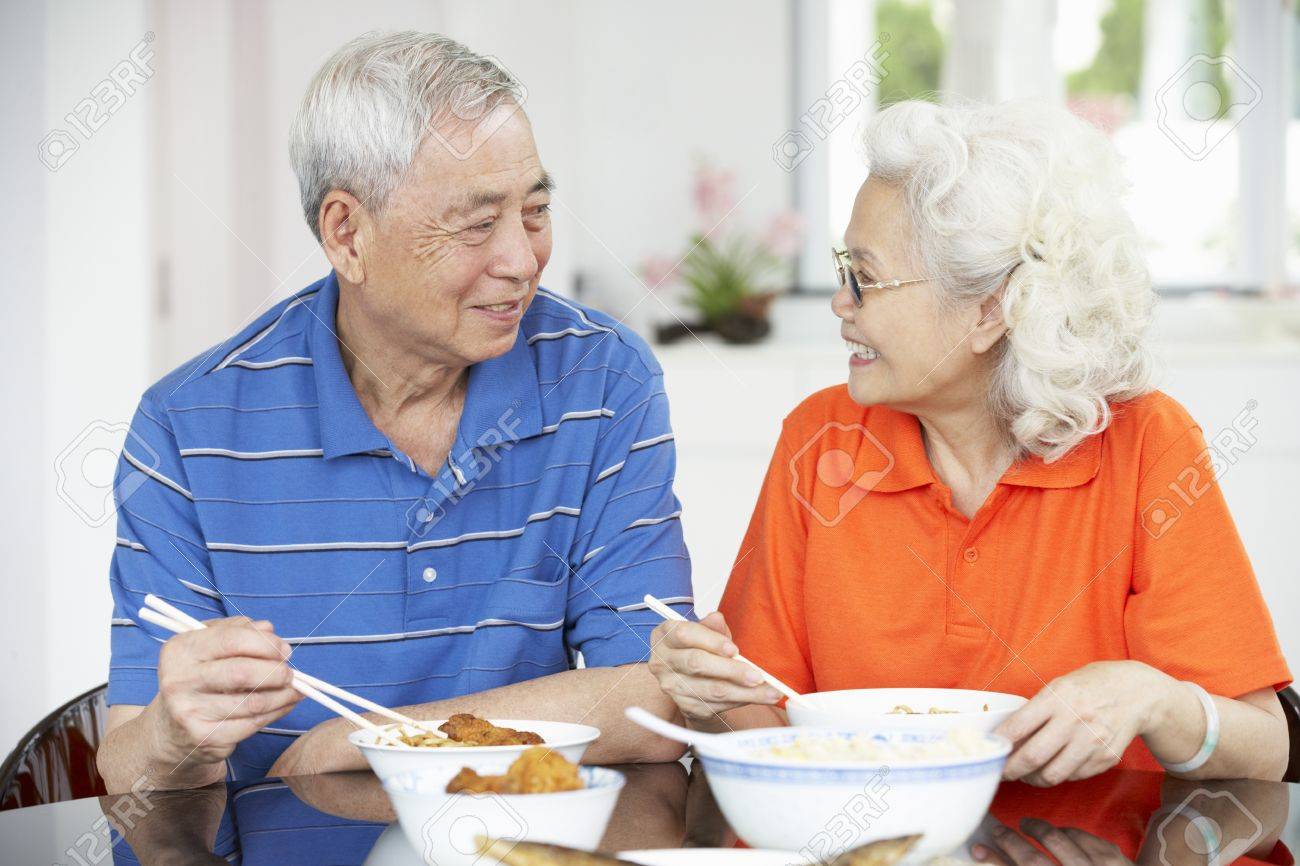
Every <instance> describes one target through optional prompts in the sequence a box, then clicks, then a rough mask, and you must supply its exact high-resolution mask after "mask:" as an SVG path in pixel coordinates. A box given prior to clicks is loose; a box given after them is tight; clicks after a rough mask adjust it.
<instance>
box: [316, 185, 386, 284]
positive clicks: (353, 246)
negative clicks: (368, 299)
mask: <svg viewBox="0 0 1300 866" xmlns="http://www.w3.org/2000/svg"><path fill="white" fill-rule="evenodd" d="M372 227H373V226H372V219H371V214H370V212H369V211H367V210H365V209H364V208H363V207H362V206H361V202H360V201H358V200H357V198H356V196H354V195H352V194H351V193H349V192H344V191H343V190H341V189H335V190H330V192H329V194H328V195H326V196H325V200H324V201H322V202H321V205H320V235H321V246H322V247H323V248H324V250H325V255H326V257H327V258H328V259H329V260H330V264H331V265H333V266H334V270H335V271H337V272H338V275H339V276H340V277H342V278H343V279H345V280H347V281H348V282H350V283H352V284H354V285H360V284H361V283H364V282H365V279H366V252H367V250H366V239H367V238H368V237H369V236H370V230H371V229H372Z"/></svg>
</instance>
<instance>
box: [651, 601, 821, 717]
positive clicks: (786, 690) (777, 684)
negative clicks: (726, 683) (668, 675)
mask: <svg viewBox="0 0 1300 866" xmlns="http://www.w3.org/2000/svg"><path fill="white" fill-rule="evenodd" d="M645 603H646V607H648V608H650V609H651V610H653V611H654V612H655V613H657V614H659V615H660V616H662V617H663V618H664V619H670V620H673V621H675V622H689V620H688V619H686V617H684V616H682V615H681V614H680V613H678V612H677V611H675V610H673V609H672V608H671V607H669V606H668V605H666V604H664V603H663V602H662V601H660V600H659V599H657V598H655V597H654V596H653V595H647V596H646V597H645ZM734 658H735V659H736V661H738V662H744V663H745V664H747V665H749V666H750V667H751V668H753V669H754V670H756V671H758V674H759V676H761V677H762V678H763V681H764V682H766V683H767V684H768V685H769V686H771V687H772V688H774V689H776V690H777V691H778V692H780V693H781V694H783V695H785V696H786V697H787V698H789V699H790V700H792V701H794V702H795V703H797V704H799V705H801V706H804V707H807V708H808V709H810V710H813V709H816V708H817V707H816V704H814V703H813V702H812V701H810V700H808V698H806V697H804V696H803V695H801V694H799V693H798V692H796V691H795V690H794V689H792V688H790V687H789V686H787V685H786V684H785V683H783V682H781V681H780V680H778V679H777V678H776V677H774V676H772V675H771V674H769V673H768V672H767V671H765V670H763V669H762V668H761V667H759V666H758V665H756V664H754V663H753V662H751V661H750V660H749V659H747V658H745V657H744V656H743V655H741V654H740V653H736V655H735V656H734Z"/></svg>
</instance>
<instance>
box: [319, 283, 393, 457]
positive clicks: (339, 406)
mask: <svg viewBox="0 0 1300 866" xmlns="http://www.w3.org/2000/svg"><path fill="white" fill-rule="evenodd" d="M313 306H314V307H315V309H314V310H313V312H314V313H315V315H314V316H313V317H312V318H313V321H312V322H311V326H310V327H311V330H310V335H309V340H310V341H311V342H310V346H311V359H312V370H313V371H314V373H315V376H316V403H317V405H318V406H319V409H318V413H319V416H320V439H321V450H322V451H324V452H325V459H326V460H329V459H331V458H333V457H341V456H343V455H345V454H361V453H364V452H366V451H378V450H381V449H384V448H389V447H391V446H390V443H389V441H388V437H386V436H385V435H384V434H383V433H381V432H380V431H379V428H378V427H376V426H375V425H374V422H373V421H371V420H370V416H369V415H367V414H366V410H365V409H364V408H363V407H362V406H361V401H360V400H359V399H357V391H356V388H354V387H352V380H351V379H350V378H348V371H347V369H346V368H344V366H343V356H342V355H341V354H340V353H339V338H338V335H337V334H336V333H335V332H334V328H335V322H336V321H337V319H336V317H337V315H338V307H339V281H338V276H337V275H336V274H335V273H334V271H332V270H331V271H330V274H329V276H328V277H326V278H325V281H324V283H322V284H321V288H320V292H319V293H318V294H317V295H316V302H315V303H314V304H313Z"/></svg>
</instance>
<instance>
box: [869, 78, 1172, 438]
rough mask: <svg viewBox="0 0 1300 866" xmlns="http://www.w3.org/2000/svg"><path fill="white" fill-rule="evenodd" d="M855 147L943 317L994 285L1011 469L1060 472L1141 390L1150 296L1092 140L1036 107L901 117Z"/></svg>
mask: <svg viewBox="0 0 1300 866" xmlns="http://www.w3.org/2000/svg"><path fill="white" fill-rule="evenodd" d="M863 144H864V147H865V155H866V158H867V161H868V164H869V171H870V174H871V176H872V177H876V178H879V179H881V180H883V181H885V182H887V183H891V184H897V185H898V186H899V187H900V188H901V190H902V192H903V199H904V201H905V207H906V210H907V212H908V214H907V215H908V218H909V219H910V223H911V228H912V231H913V244H914V253H915V254H916V257H917V260H918V262H919V263H920V265H921V267H922V268H924V270H925V274H924V276H928V277H930V278H932V279H934V280H935V282H936V284H937V285H938V286H939V291H940V293H941V295H940V296H941V298H942V299H943V300H944V301H945V302H947V303H949V304H959V303H962V302H975V301H980V300H983V299H984V298H987V297H989V296H990V295H992V294H993V293H995V292H997V291H998V289H999V288H1000V287H1001V286H1002V284H1003V282H1004V280H1005V281H1006V289H1005V291H1004V293H1003V295H1002V301H1001V311H1002V316H1003V319H1004V321H1005V322H1006V324H1007V326H1008V327H1009V328H1010V331H1009V332H1008V333H1007V335H1006V338H1005V340H1004V341H1002V342H1001V343H1000V344H999V346H1000V347H1001V348H1000V349H999V352H1000V354H999V356H998V358H997V361H996V367H995V371H994V375H993V382H992V387H991V393H990V395H989V397H990V407H991V408H992V410H993V413H994V415H995V417H996V418H997V419H998V421H999V423H1001V424H1002V425H1004V430H1005V433H1006V434H1007V436H1008V437H1009V439H1010V441H1011V443H1012V445H1013V446H1014V447H1015V448H1016V450H1017V452H1018V453H1019V454H1020V455H1021V456H1024V455H1025V454H1035V455H1038V456H1041V457H1042V458H1044V459H1045V460H1046V461H1048V462H1051V461H1054V460H1056V459H1058V458H1060V457H1061V456H1063V455H1064V454H1065V453H1066V452H1068V451H1069V450H1070V449H1071V448H1073V447H1074V446H1075V445H1077V444H1078V443H1079V442H1081V441H1083V440H1084V439H1085V438H1086V437H1087V436H1089V435H1092V434H1095V433H1100V432H1101V431H1102V430H1104V429H1105V428H1106V426H1107V425H1108V424H1109V423H1110V420H1111V403H1112V402H1122V401H1124V400H1126V399H1130V398H1132V397H1136V396H1138V395H1140V394H1143V393H1146V392H1147V391H1150V390H1151V388H1152V384H1151V380H1152V376H1153V362H1152V357H1151V353H1150V349H1149V347H1148V345H1147V343H1146V339H1145V336H1146V330H1147V326H1148V324H1149V322H1150V318H1151V310H1152V306H1153V304H1154V300H1155V296H1154V292H1153V291H1152V288H1151V281H1150V277H1149V276H1148V273H1147V269H1146V262H1145V259H1144V256H1143V251H1142V245H1141V241H1140V238H1139V235H1138V233H1137V230H1136V228H1135V227H1134V225H1133V222H1132V220H1131V219H1130V218H1129V216H1128V213H1127V212H1126V211H1125V210H1124V207H1123V205H1122V204H1121V196H1122V194H1123V193H1124V192H1125V190H1126V188H1127V183H1126V182H1125V180H1124V177H1123V174H1122V172H1121V169H1120V162H1119V156H1118V154H1117V153H1116V151H1115V148H1114V147H1113V146H1112V145H1111V143H1110V142H1109V141H1108V140H1107V139H1106V137H1105V136H1104V135H1103V134H1102V133H1101V132H1100V131H1099V130H1097V129H1096V128H1095V127H1093V126H1091V125H1090V124H1088V123H1087V122H1085V121H1083V120H1080V119H1079V118H1077V117H1075V116H1074V115H1072V114H1070V113H1069V112H1068V111H1066V110H1065V109H1064V108H1059V107H1056V106H1053V105H1049V104H1047V103H1041V102H1032V101H1014V102H1006V103H1002V104H998V105H970V106H940V105H935V104H933V103H929V102H920V101H909V102H900V103H897V104H895V105H892V106H890V107H889V108H887V109H885V110H884V111H881V112H880V113H879V114H877V115H875V116H874V117H872V118H871V119H870V120H869V121H868V122H867V124H866V127H865V131H864V135H863ZM1008 275H1009V276H1008ZM901 276H911V275H901Z"/></svg>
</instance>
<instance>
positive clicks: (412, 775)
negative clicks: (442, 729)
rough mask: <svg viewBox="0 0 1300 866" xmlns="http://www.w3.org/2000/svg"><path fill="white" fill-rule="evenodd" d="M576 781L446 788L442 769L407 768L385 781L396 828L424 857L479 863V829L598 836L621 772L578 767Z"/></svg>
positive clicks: (534, 835) (514, 835) (503, 836)
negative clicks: (550, 788) (554, 787)
mask: <svg viewBox="0 0 1300 866" xmlns="http://www.w3.org/2000/svg"><path fill="white" fill-rule="evenodd" d="M578 775H579V777H580V778H581V779H582V783H583V787H582V788H580V789H578V790H574V791H554V792H549V793H538V794H471V793H455V794H448V793H447V792H446V787H447V775H446V773H444V772H439V771H428V770H412V771H407V772H402V773H398V774H396V775H394V776H392V777H390V778H389V779H387V780H386V781H385V782H384V783H383V784H384V792H385V793H387V794H388V799H389V800H391V801H392V803H393V810H394V811H395V812H396V813H397V822H398V824H400V825H401V827H402V833H403V835H405V836H406V839H407V841H408V842H410V844H411V847H413V848H414V849H415V850H416V851H417V852H418V853H419V854H420V855H421V856H422V857H423V859H424V862H425V863H427V864H435V866H473V864H480V866H486V864H487V863H489V862H495V861H494V860H492V859H491V858H488V857H485V856H483V855H480V854H479V853H478V840H479V838H480V837H486V838H491V839H500V840H503V841H504V842H505V843H506V844H507V845H508V844H510V843H515V842H541V843H547V844H551V845H563V846H565V847H567V848H576V849H578V850H582V851H591V850H594V849H595V848H596V846H598V845H599V844H600V840H601V838H602V837H603V836H604V835H605V829H606V828H607V827H608V826H609V819H610V817H611V816H612V815H613V814H614V806H615V804H616V803H617V802H618V798H619V794H620V793H621V792H622V790H623V786H624V784H625V782H626V778H625V777H624V776H623V774H622V773H620V772H618V771H617V770H610V769H607V768H605V767H579V768H578Z"/></svg>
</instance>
